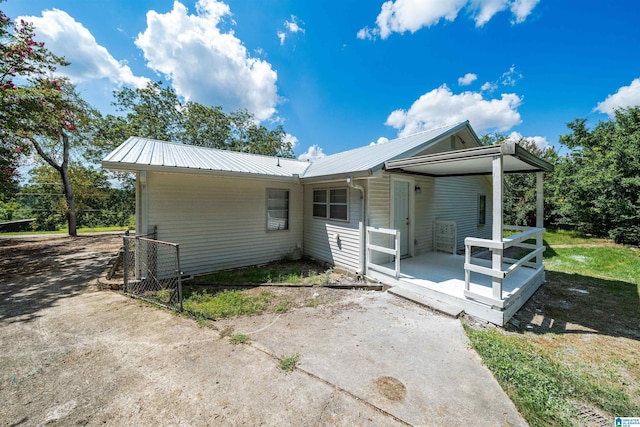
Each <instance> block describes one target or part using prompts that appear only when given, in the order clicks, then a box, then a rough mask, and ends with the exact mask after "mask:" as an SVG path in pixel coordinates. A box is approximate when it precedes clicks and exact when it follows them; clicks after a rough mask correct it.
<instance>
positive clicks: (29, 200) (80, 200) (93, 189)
mask: <svg viewBox="0 0 640 427" xmlns="http://www.w3.org/2000/svg"><path fill="white" fill-rule="evenodd" d="M69 178H70V180H71V185H72V186H73V189H74V195H75V205H76V212H77V226H78V227H100V226H108V225H120V226H125V225H129V223H130V220H131V217H132V216H133V214H134V210H135V200H134V199H135V192H134V191H132V189H130V188H113V187H112V186H111V183H110V182H109V180H108V176H107V174H106V172H105V171H104V170H102V169H96V168H90V167H85V166H82V165H81V164H79V163H72V164H71V166H70V167H69ZM20 199H21V201H22V205H23V206H26V207H28V208H29V210H30V212H31V213H32V214H33V215H34V217H35V218H36V222H35V228H36V229H37V230H48V231H51V230H57V229H59V228H60V227H62V226H63V225H64V224H65V223H66V210H67V205H66V200H65V196H64V191H63V187H62V183H61V181H60V179H59V177H58V173H57V171H56V170H55V169H53V168H51V167H50V166H49V165H48V164H46V163H41V164H40V165H39V166H38V167H36V168H34V169H33V170H32V171H31V178H30V180H29V183H28V184H27V185H25V186H24V187H22V188H21V191H20Z"/></svg>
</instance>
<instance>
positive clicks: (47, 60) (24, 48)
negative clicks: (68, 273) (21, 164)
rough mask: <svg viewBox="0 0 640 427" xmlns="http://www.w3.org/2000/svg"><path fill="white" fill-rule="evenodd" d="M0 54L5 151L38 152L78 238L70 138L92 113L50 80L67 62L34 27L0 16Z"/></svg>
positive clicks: (66, 86)
mask: <svg viewBox="0 0 640 427" xmlns="http://www.w3.org/2000/svg"><path fill="white" fill-rule="evenodd" d="M12 27H13V29H12V30H11V28H12ZM0 50H1V51H2V57H0V95H1V96H0V129H1V130H2V138H3V145H4V146H5V147H11V148H10V150H11V149H13V150H15V152H19V151H20V150H23V151H24V152H29V151H31V150H34V151H35V152H36V153H37V154H38V155H39V156H40V157H41V158H42V159H43V160H44V161H46V162H47V163H48V164H49V165H50V166H51V167H52V168H54V169H55V170H56V171H57V172H58V174H59V176H60V179H61V182H62V184H63V189H64V194H65V200H66V217H67V220H68V225H69V234H70V235H72V236H75V235H76V224H75V220H76V216H75V207H74V196H73V188H72V187H71V183H70V179H69V174H68V168H69V156H70V149H71V146H70V144H71V143H70V138H71V136H72V135H73V134H74V133H76V132H77V131H78V129H79V126H80V124H81V123H82V122H83V121H84V118H85V117H86V114H85V113H86V111H88V108H87V106H86V104H85V103H84V102H83V101H82V100H81V99H80V97H79V96H78V95H77V93H76V92H75V88H74V87H73V86H72V85H70V84H69V83H68V82H67V81H66V80H64V79H55V78H53V77H51V76H52V73H53V72H54V71H55V70H56V68H57V67H58V66H61V65H62V66H64V65H67V62H66V61H65V60H64V59H63V58H61V57H58V56H56V55H54V54H53V53H51V52H50V51H49V50H48V49H47V48H46V47H45V46H44V43H41V42H36V41H35V32H34V27H33V25H32V24H30V23H28V22H25V21H21V22H20V23H19V24H18V25H16V26H13V23H12V22H11V20H10V19H9V18H8V17H7V16H6V15H5V14H4V13H3V12H2V11H0ZM10 152H11V151H9V153H10ZM14 174H15V173H14Z"/></svg>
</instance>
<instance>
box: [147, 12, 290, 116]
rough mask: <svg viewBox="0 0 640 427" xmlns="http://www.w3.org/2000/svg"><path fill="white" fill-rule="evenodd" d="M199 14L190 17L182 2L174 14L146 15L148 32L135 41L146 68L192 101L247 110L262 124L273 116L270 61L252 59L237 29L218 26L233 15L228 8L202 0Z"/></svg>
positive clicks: (273, 83) (274, 78) (274, 89)
mask: <svg viewBox="0 0 640 427" xmlns="http://www.w3.org/2000/svg"><path fill="white" fill-rule="evenodd" d="M196 12H197V13H196V14H195V15H194V14H191V15H189V14H188V13H187V8H186V7H185V6H184V5H183V4H182V3H180V2H178V1H175V2H174V3H173V10H171V12H168V13H164V14H162V13H158V12H156V11H154V10H150V11H149V12H147V28H146V29H145V31H144V32H143V33H140V34H138V37H137V39H136V41H135V44H136V46H138V48H140V49H141V50H142V51H143V53H144V57H145V59H146V60H147V66H148V67H149V68H151V69H152V70H154V71H156V72H157V73H161V74H163V75H164V76H165V77H166V78H167V79H169V80H171V82H172V85H173V87H174V88H175V90H176V93H178V95H181V96H183V97H184V98H185V99H187V100H191V101H195V102H199V103H202V104H205V105H221V106H223V107H224V108H225V109H228V110H236V109H239V108H246V109H248V110H249V111H251V112H252V113H253V114H254V115H255V117H256V118H257V119H258V120H266V119H268V118H270V117H271V116H273V114H274V113H275V111H276V109H275V107H276V104H277V103H278V94H277V87H276V81H277V80H278V76H277V73H276V72H275V71H274V70H273V69H272V67H271V64H270V63H268V62H266V61H264V60H261V59H258V58H252V57H250V56H249V54H248V52H247V49H246V48H245V47H244V45H243V44H242V41H241V40H240V39H238V38H237V37H236V36H235V35H234V32H233V30H230V31H228V32H223V31H222V30H221V29H220V28H219V24H221V22H222V21H223V19H224V18H225V17H228V16H230V15H231V10H230V9H229V6H228V5H227V4H225V3H222V2H219V1H216V0H198V2H197V3H196ZM231 23H232V24H233V22H231Z"/></svg>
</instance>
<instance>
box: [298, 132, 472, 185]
mask: <svg viewBox="0 0 640 427" xmlns="http://www.w3.org/2000/svg"><path fill="white" fill-rule="evenodd" d="M464 128H467V130H468V133H469V134H470V135H472V138H475V139H476V141H474V142H475V143H476V145H477V144H478V140H477V136H476V135H475V132H473V130H472V129H471V127H470V126H469V122H468V121H464V122H462V123H457V124H454V125H449V126H443V127H440V128H436V129H430V130H427V131H423V132H419V133H416V134H413V135H409V136H406V137H402V138H397V139H393V140H391V141H389V142H386V143H384V144H376V145H369V146H365V147H360V148H356V149H354V150H349V151H344V152H342V153H337V154H333V155H331V156H327V157H323V158H322V159H318V160H315V161H314V162H313V163H311V165H310V166H309V168H308V169H307V170H306V171H305V173H304V174H303V175H302V178H303V180H307V179H308V180H313V179H314V178H325V177H326V178H330V177H331V176H341V175H353V176H358V175H368V174H372V173H373V172H376V171H377V170H380V169H382V167H383V166H384V164H385V162H387V161H389V160H393V159H396V158H399V157H403V158H404V157H410V156H413V155H415V154H418V153H420V152H421V151H424V150H425V149H426V148H428V147H429V146H430V145H432V144H434V143H436V142H438V141H440V140H442V139H443V138H445V137H447V136H449V135H453V134H454V133H456V132H458V131H460V130H462V129H464Z"/></svg>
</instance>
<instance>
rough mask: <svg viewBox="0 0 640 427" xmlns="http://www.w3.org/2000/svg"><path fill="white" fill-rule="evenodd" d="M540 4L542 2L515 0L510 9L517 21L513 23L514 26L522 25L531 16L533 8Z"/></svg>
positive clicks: (536, 0) (537, 0)
mask: <svg viewBox="0 0 640 427" xmlns="http://www.w3.org/2000/svg"><path fill="white" fill-rule="evenodd" d="M539 2H540V0H514V1H513V2H512V3H511V6H510V9H511V13H513V16H514V18H515V20H513V21H511V23H512V24H521V23H523V22H524V21H525V19H527V16H529V15H530V14H531V12H532V11H533V8H534V7H536V5H537V4H538V3H539Z"/></svg>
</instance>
